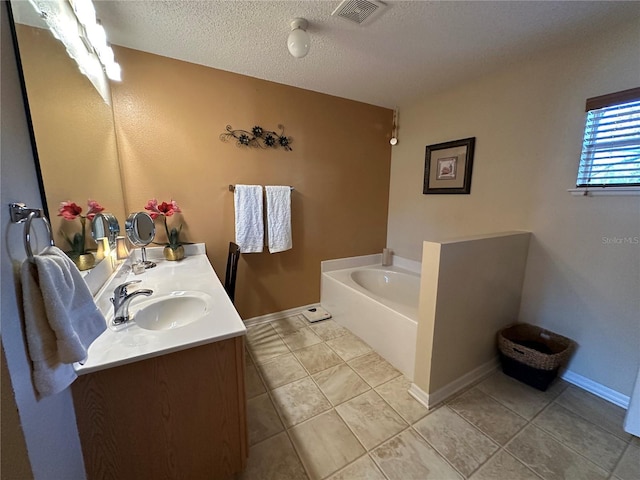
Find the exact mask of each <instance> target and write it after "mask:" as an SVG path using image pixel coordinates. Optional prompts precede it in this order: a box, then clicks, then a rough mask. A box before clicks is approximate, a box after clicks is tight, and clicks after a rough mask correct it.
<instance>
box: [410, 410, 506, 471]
mask: <svg viewBox="0 0 640 480" xmlns="http://www.w3.org/2000/svg"><path fill="white" fill-rule="evenodd" d="M443 407H447V408H449V410H450V411H451V413H453V414H454V415H457V416H458V417H460V419H461V420H462V421H464V422H466V423H467V424H469V426H471V428H473V429H475V430H477V431H478V433H480V434H481V435H482V436H483V437H486V438H487V439H488V440H489V441H491V443H493V444H494V445H496V446H497V447H498V448H497V449H496V450H494V451H493V452H492V453H491V455H489V456H488V457H487V458H486V459H485V460H484V461H482V462H481V463H480V464H479V465H478V466H477V467H476V468H475V469H474V470H473V471H472V472H471V473H470V474H469V475H465V474H464V473H462V472H461V471H460V470H458V469H457V468H456V471H457V472H458V473H460V475H462V476H463V477H464V478H469V477H471V475H473V474H474V473H475V472H476V471H477V470H478V469H479V468H481V467H482V466H483V465H484V464H485V463H487V462H488V461H489V459H490V458H491V457H493V456H494V455H495V454H496V452H498V451H500V449H501V448H502V445H500V443H498V442H496V441H495V440H494V439H493V438H491V437H489V435H487V434H486V433H485V432H483V431H482V430H480V428H478V427H477V426H475V425H474V424H473V423H471V422H470V421H468V420H467V419H466V418H464V417H463V416H462V415H460V414H458V412H456V411H455V410H453V409H452V408H451V407H449V406H448V405H447V404H443V405H442V407H440V408H443ZM427 416H428V415H427ZM424 418H426V417H423V418H422V419H420V420H418V421H416V422H415V423H418V422H419V421H421V420H423V419H424ZM415 423H414V424H413V425H412V426H413V427H414V429H415V430H416V432H418V435H420V436H421V437H422V438H424V440H425V442H427V443H428V444H429V445H431V447H432V448H433V449H434V450H435V451H437V452H438V453H440V455H441V456H442V457H444V454H443V453H441V452H440V450H438V449H437V448H436V446H435V445H433V444H432V443H431V442H430V441H429V440H428V439H427V438H426V437H425V436H424V435H422V433H420V431H419V430H418V429H417V428H415ZM452 465H453V463H452ZM454 468H455V467H454Z"/></svg>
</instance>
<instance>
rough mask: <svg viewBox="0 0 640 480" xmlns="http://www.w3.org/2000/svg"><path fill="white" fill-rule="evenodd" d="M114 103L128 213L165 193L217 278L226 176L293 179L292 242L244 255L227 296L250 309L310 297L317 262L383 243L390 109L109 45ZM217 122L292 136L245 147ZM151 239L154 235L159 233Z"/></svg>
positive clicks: (262, 310) (257, 311) (230, 216)
mask: <svg viewBox="0 0 640 480" xmlns="http://www.w3.org/2000/svg"><path fill="white" fill-rule="evenodd" d="M116 58H117V59H118V61H119V62H120V64H121V65H122V70H123V72H124V73H123V81H122V83H120V84H116V85H114V86H113V98H114V110H115V115H116V125H117V132H118V142H119V148H120V156H121V167H122V170H123V175H124V178H125V191H126V196H127V199H128V204H127V209H128V210H129V211H139V210H142V209H143V207H144V205H145V204H146V202H147V200H148V199H150V198H153V197H157V198H158V199H159V200H165V201H168V200H169V199H170V198H173V199H174V200H176V201H177V202H178V204H179V205H180V206H181V208H182V210H183V214H182V215H181V218H176V217H173V218H170V219H169V223H170V225H176V226H177V225H179V223H180V221H182V222H183V223H184V233H185V235H184V236H185V238H187V239H188V240H190V241H193V242H205V243H206V245H207V252H208V255H209V258H210V260H211V261H212V263H213V266H214V268H215V269H216V271H217V272H218V275H219V276H221V277H223V276H224V268H225V265H226V259H227V250H228V245H229V241H232V240H234V238H235V233H234V231H235V230H234V213H233V212H234V210H233V194H232V193H230V192H229V190H228V186H229V184H237V183H241V184H260V185H292V186H294V187H295V191H294V192H293V195H292V209H293V210H292V223H293V249H292V250H290V251H288V252H284V253H278V254H273V255H272V254H269V253H261V254H245V255H243V256H242V258H241V260H240V264H239V268H238V279H237V292H236V306H237V308H238V310H239V312H240V314H241V316H242V317H243V318H250V317H253V316H257V315H262V314H266V313H271V312H278V311H281V310H284V309H288V308H293V307H297V306H302V305H306V304H310V303H314V302H318V301H319V299H320V261H321V260H326V259H332V258H341V257H348V256H355V255H365V254H370V253H377V252H380V251H381V250H382V248H383V247H384V246H385V240H386V221H387V207H388V191H389V171H390V157H391V152H390V150H391V148H390V146H389V143H388V140H389V137H390V132H391V122H392V112H391V111H390V110H388V109H384V108H379V107H374V106H371V105H366V104H363V103H358V102H354V101H349V100H344V99H340V98H337V97H331V96H328V95H323V94H319V93H314V92H311V91H307V90H302V89H298V88H292V87H288V86H284V85H279V84H275V83H271V82H267V81H263V80H259V79H256V78H250V77H245V76H241V75H237V74H233V73H229V72H224V71H220V70H215V69H211V68H207V67H203V66H199V65H195V64H190V63H186V62H182V61H178V60H173V59H169V58H165V57H160V56H156V55H152V54H148V53H143V52H139V51H135V50H130V49H125V48H118V49H117V51H116ZM227 124H230V125H232V127H234V128H242V129H247V130H250V129H251V128H252V127H253V126H254V125H260V126H262V127H263V128H267V129H270V130H275V129H276V127H277V125H278V124H283V125H284V126H285V128H286V130H285V134H286V135H290V136H292V137H293V140H294V141H293V144H292V147H293V151H292V152H286V151H283V150H282V149H277V150H260V149H244V148H239V147H237V146H236V145H235V144H234V143H224V142H222V141H220V139H219V138H218V137H219V135H220V134H221V133H222V132H224V131H225V126H226V125H227ZM161 237H162V236H161Z"/></svg>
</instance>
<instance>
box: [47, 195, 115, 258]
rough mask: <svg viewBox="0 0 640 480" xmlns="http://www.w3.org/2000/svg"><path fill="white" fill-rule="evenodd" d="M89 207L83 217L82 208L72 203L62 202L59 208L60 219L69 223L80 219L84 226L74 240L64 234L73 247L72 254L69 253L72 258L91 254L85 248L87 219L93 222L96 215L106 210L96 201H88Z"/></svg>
mask: <svg viewBox="0 0 640 480" xmlns="http://www.w3.org/2000/svg"><path fill="white" fill-rule="evenodd" d="M87 207H89V210H87V214H86V215H81V214H82V207H80V206H79V205H77V204H76V203H74V202H71V201H67V202H61V203H60V207H59V208H58V216H59V217H62V218H64V219H65V220H69V221H73V220H75V219H76V218H79V219H80V224H81V225H82V230H81V231H80V232H77V233H76V234H75V235H74V236H73V238H72V239H71V238H69V237H68V236H67V234H66V233H64V232H62V235H63V236H64V239H65V240H66V241H67V243H68V244H69V245H70V246H71V252H69V253H70V256H71V257H78V256H80V255H84V254H86V253H89V252H88V251H87V248H86V247H85V239H86V235H85V233H86V223H87V219H89V220H93V217H95V216H96V214H98V213H100V212H102V211H103V210H104V207H102V206H101V205H100V204H99V203H98V202H96V201H95V200H88V201H87Z"/></svg>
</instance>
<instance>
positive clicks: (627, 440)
mask: <svg viewBox="0 0 640 480" xmlns="http://www.w3.org/2000/svg"><path fill="white" fill-rule="evenodd" d="M571 386H572V385H571V384H569V385H567V387H566V388H565V390H563V393H564V391H566V390H568V389H569V388H571ZM576 388H578V389H580V387H576ZM580 390H582V389H580ZM584 392H585V393H588V394H590V395H593V394H592V393H590V392H587V391H586V390H585V391H584ZM594 396H595V395H594ZM559 398H560V395H558V396H557V397H556V398H554V400H553V401H554V402H555V403H557V404H558V405H560V406H561V407H563V408H566V409H567V410H569V408H568V407H566V406H564V405H562V403H560V402H558V401H557V400H558V399H559ZM596 398H599V397H596ZM601 400H603V401H605V402H606V400H604V399H601ZM607 403H611V402H607ZM612 405H615V404H613V403H612ZM616 406H617V405H616ZM620 408H622V407H620ZM569 411H570V412H572V413H574V414H575V415H577V416H578V417H580V418H582V419H583V420H586V421H587V422H589V423H591V424H593V425H595V426H596V427H599V428H600V429H602V430H604V431H605V432H607V433H609V434H611V435H613V436H614V437H616V438H619V439H620V440H622V441H623V442H626V443H629V442H631V440H632V439H633V436H632V437H631V439H625V438H622V437H621V436H620V435H618V434H617V433H615V432H612V431H611V430H609V429H608V428H606V427H604V426H602V425H598V424H596V423H594V422H592V421H591V420H590V419H589V418H587V417H585V416H584V415H582V414H580V413H579V412H574V411H573V410H569Z"/></svg>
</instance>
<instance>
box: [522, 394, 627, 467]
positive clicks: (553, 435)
mask: <svg viewBox="0 0 640 480" xmlns="http://www.w3.org/2000/svg"><path fill="white" fill-rule="evenodd" d="M552 405H557V406H558V407H560V408H563V409H564V410H567V411H568V412H569V413H573V412H572V411H571V410H569V409H568V408H566V407H564V406H563V405H561V404H560V403H556V402H551V403H550V404H549V405H547V406H546V407H545V408H544V409H543V410H542V411H541V412H540V415H541V414H542V413H543V412H544V411H545V410H547V409H549V408H551V406H552ZM540 415H536V417H535V418H538V417H539V416H540ZM577 416H578V417H579V418H581V419H583V418H582V417H580V415H577ZM583 420H584V419H583ZM588 423H589V424H590V425H591V426H593V427H595V428H596V429H598V430H600V432H604V433H607V434H609V435H611V436H612V437H614V438H616V439H618V440H620V441H621V442H623V443H624V440H622V439H620V438H619V437H617V436H616V435H614V434H612V433H611V432H609V431H607V430H605V429H604V428H601V427H599V426H598V425H596V424H595V423H591V422H588ZM531 424H532V425H533V426H535V427H537V428H539V429H540V430H542V431H543V432H545V433H546V434H547V435H549V436H550V437H551V438H553V439H554V440H556V441H557V442H559V443H560V444H562V446H564V447H566V448H568V449H569V450H571V451H572V452H574V453H577V454H578V455H580V456H581V457H583V458H585V459H587V460H588V461H589V462H591V463H593V464H594V465H596V466H597V467H600V468H601V469H602V470H604V471H605V472H608V473H609V474H611V473H613V470H611V471H609V470H608V468H607V467H605V466H603V465H600V464H599V463H596V462H595V460H593V459H591V458H589V457H588V456H587V455H585V454H584V453H582V452H579V451H578V450H576V449H575V448H573V447H571V446H570V445H568V444H567V443H565V441H564V440H563V439H561V438H560V437H558V436H556V434H554V433H553V432H550V431H549V430H547V429H546V428H544V427H543V426H541V425H538V424H537V423H533V420H531ZM627 446H628V444H625V446H624V448H623V449H622V453H620V454H619V456H618V458H617V459H616V461H615V463H614V465H617V464H618V462H619V461H620V459H621V458H622V456H623V455H624V452H625V451H626V450H627ZM614 469H615V466H614Z"/></svg>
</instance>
